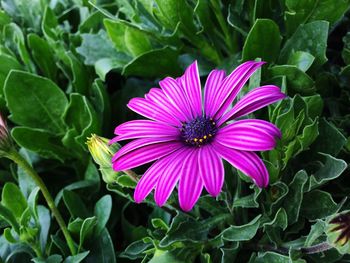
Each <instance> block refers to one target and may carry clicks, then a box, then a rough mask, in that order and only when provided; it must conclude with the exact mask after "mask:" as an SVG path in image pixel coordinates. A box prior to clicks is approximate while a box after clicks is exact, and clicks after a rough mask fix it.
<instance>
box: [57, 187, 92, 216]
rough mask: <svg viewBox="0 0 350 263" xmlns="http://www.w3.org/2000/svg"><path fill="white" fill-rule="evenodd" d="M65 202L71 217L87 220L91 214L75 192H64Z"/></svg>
mask: <svg viewBox="0 0 350 263" xmlns="http://www.w3.org/2000/svg"><path fill="white" fill-rule="evenodd" d="M63 201H64V203H65V204H66V206H67V208H68V210H69V212H70V214H71V216H72V217H73V218H77V217H80V218H86V217H88V215H89V212H88V210H87V208H86V206H85V204H84V202H83V200H82V199H81V198H80V196H79V195H78V194H76V193H75V192H73V191H69V190H64V191H63Z"/></svg>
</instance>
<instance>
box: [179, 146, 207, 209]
mask: <svg viewBox="0 0 350 263" xmlns="http://www.w3.org/2000/svg"><path fill="white" fill-rule="evenodd" d="M198 155H199V151H198V150H197V149H196V150H194V151H193V152H192V154H191V155H190V156H189V157H188V158H187V160H186V161H184V163H183V166H182V170H181V173H180V174H181V177H180V183H179V202H180V207H181V208H182V210H184V211H186V212H188V211H190V210H191V209H192V208H193V206H194V204H195V203H196V202H197V200H198V198H199V196H200V195H201V193H202V189H203V181H202V178H201V177H200V176H199V167H198Z"/></svg>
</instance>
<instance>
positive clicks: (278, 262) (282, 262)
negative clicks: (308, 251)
mask: <svg viewBox="0 0 350 263" xmlns="http://www.w3.org/2000/svg"><path fill="white" fill-rule="evenodd" d="M252 262H253V263H265V262H273V263H291V262H293V263H305V261H304V260H302V259H299V260H294V261H291V259H290V258H289V257H288V256H284V255H281V254H278V253H275V252H264V253H261V254H259V255H258V257H257V258H255V260H254V261H252Z"/></svg>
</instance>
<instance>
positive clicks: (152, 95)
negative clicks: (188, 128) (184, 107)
mask: <svg viewBox="0 0 350 263" xmlns="http://www.w3.org/2000/svg"><path fill="white" fill-rule="evenodd" d="M145 98H146V100H149V101H151V102H153V103H155V104H156V105H157V106H158V107H160V108H162V109H163V111H165V112H169V113H171V115H173V116H175V117H176V119H178V120H180V121H182V122H184V121H186V116H185V115H184V113H183V112H180V111H179V110H178V108H176V107H175V106H174V105H173V104H172V103H171V102H170V101H169V99H168V97H167V96H166V95H165V93H164V91H163V90H161V89H159V88H152V89H150V91H149V92H148V93H147V94H145Z"/></svg>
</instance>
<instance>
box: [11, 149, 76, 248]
mask: <svg viewBox="0 0 350 263" xmlns="http://www.w3.org/2000/svg"><path fill="white" fill-rule="evenodd" d="M8 158H9V159H11V160H12V161H14V162H15V163H16V164H17V165H18V166H20V167H21V168H22V169H23V170H24V171H25V172H26V173H27V174H28V175H29V176H30V177H31V178H32V179H33V180H34V181H35V183H36V185H37V186H39V188H40V190H41V192H42V194H43V196H44V198H45V200H46V202H47V204H48V206H49V208H50V210H51V212H52V214H53V216H54V217H55V218H56V220H57V223H58V225H59V226H60V228H61V230H62V232H63V235H64V237H65V239H66V241H67V244H68V247H69V250H70V252H71V254H72V255H75V254H76V248H75V246H74V241H73V239H72V237H71V235H70V234H69V232H68V229H67V226H66V223H65V222H64V220H63V218H62V216H61V214H60V212H59V211H58V209H57V207H56V205H55V202H54V200H53V198H52V196H51V194H50V192H49V190H48V189H47V187H46V185H45V183H44V182H43V180H42V179H41V177H40V176H39V175H38V174H37V172H36V171H35V170H34V169H33V167H32V166H31V165H30V164H29V163H28V162H27V160H26V159H24V158H23V156H22V155H20V154H19V153H18V152H17V151H16V150H12V151H11V152H10V153H9V155H8Z"/></svg>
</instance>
